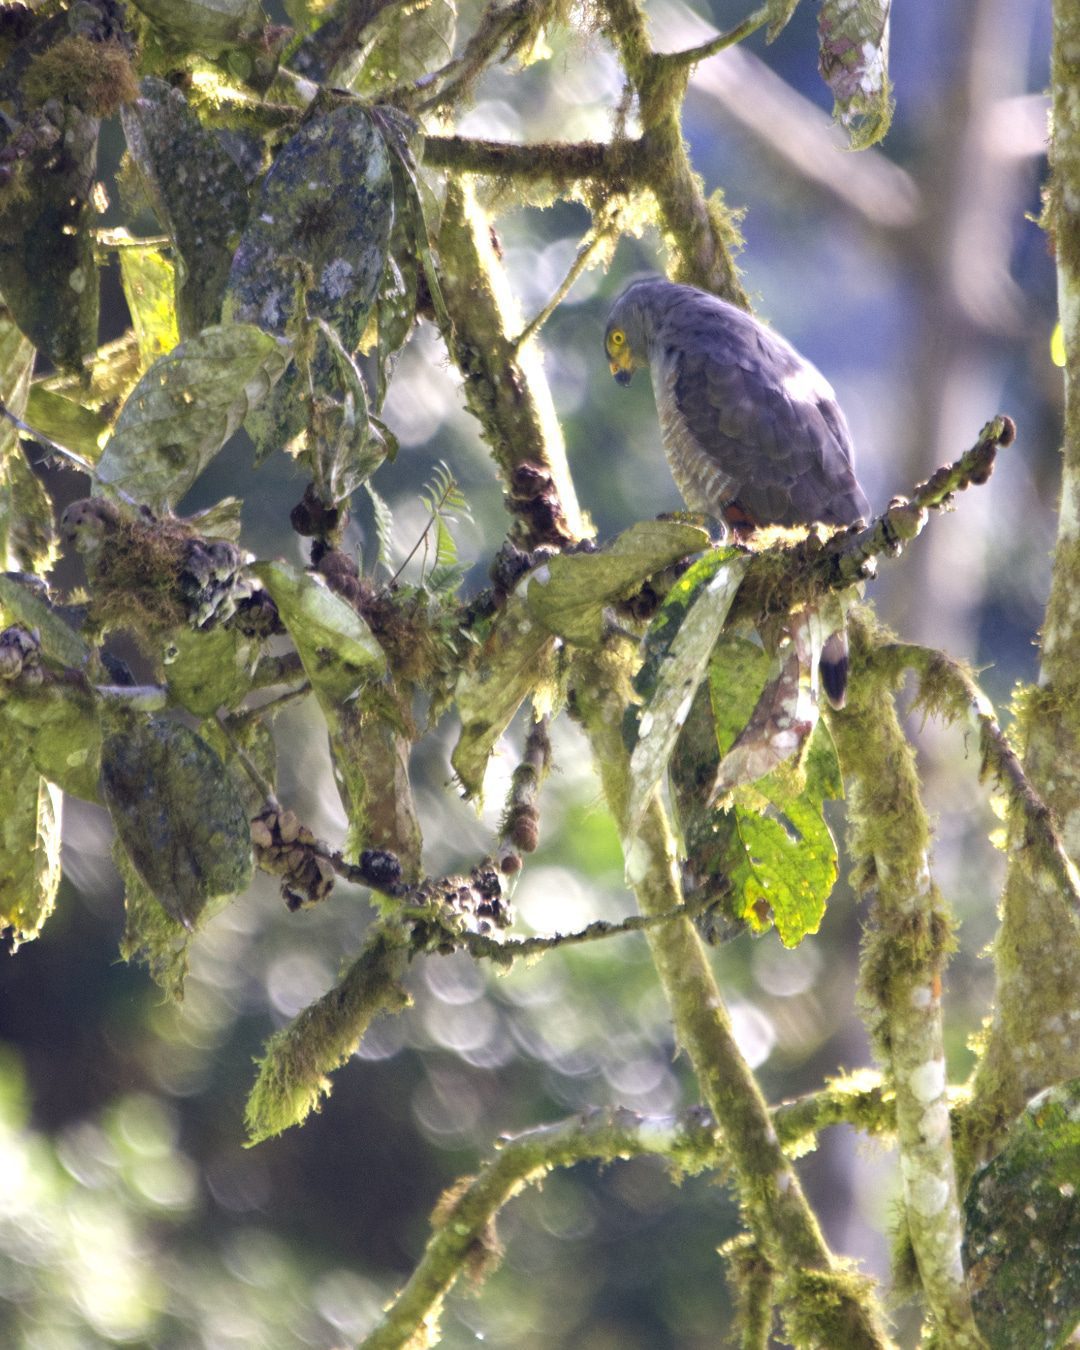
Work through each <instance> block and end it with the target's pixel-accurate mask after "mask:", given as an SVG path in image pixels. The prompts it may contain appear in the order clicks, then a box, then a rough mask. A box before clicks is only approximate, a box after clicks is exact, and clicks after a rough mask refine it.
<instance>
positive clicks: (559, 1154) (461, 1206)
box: [360, 1108, 717, 1350]
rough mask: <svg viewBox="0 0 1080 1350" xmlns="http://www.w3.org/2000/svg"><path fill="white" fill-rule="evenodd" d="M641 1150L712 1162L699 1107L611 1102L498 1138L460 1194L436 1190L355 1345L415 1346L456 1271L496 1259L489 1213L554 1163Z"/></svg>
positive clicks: (710, 1129) (378, 1349)
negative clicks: (417, 1243) (419, 1248)
mask: <svg viewBox="0 0 1080 1350" xmlns="http://www.w3.org/2000/svg"><path fill="white" fill-rule="evenodd" d="M643 1154H657V1155H659V1156H660V1157H663V1158H668V1159H672V1160H675V1161H677V1162H678V1164H679V1166H680V1167H682V1168H686V1169H689V1170H698V1169H701V1168H703V1167H709V1166H715V1165H716V1160H717V1132H716V1128H715V1126H714V1125H713V1123H712V1121H711V1119H710V1118H709V1117H708V1115H707V1114H706V1113H703V1112H701V1111H699V1110H690V1111H687V1112H684V1113H683V1114H682V1115H679V1116H667V1117H661V1118H651V1119H650V1118H649V1117H643V1116H639V1115H637V1114H636V1113H635V1112H632V1111H627V1110H625V1109H621V1108H619V1109H614V1110H611V1109H609V1110H605V1111H589V1112H586V1113H584V1114H583V1115H580V1116H574V1117H572V1118H571V1119H569V1120H565V1121H560V1122H558V1123H557V1124H554V1125H544V1126H541V1127H540V1128H539V1129H535V1130H529V1131H527V1132H526V1133H525V1134H520V1135H517V1136H516V1137H514V1138H509V1139H506V1140H505V1141H503V1143H502V1148H501V1150H500V1152H499V1155H498V1156H497V1157H496V1158H495V1159H494V1160H493V1161H491V1162H489V1163H488V1164H487V1165H486V1166H485V1167H483V1168H482V1169H481V1171H480V1173H479V1175H478V1176H476V1177H475V1178H473V1180H472V1181H471V1182H470V1183H469V1184H468V1185H467V1186H466V1187H464V1189H462V1190H461V1191H460V1193H455V1192H453V1191H451V1192H448V1193H447V1194H446V1195H444V1197H443V1199H442V1200H441V1201H440V1203H439V1205H438V1207H437V1208H436V1211H435V1214H434V1215H433V1216H432V1227H433V1228H434V1232H433V1233H432V1236H431V1238H430V1239H429V1241H428V1244H427V1247H426V1248H425V1250H424V1255H423V1256H422V1257H421V1259H420V1262H419V1264H418V1265H417V1267H416V1269H415V1270H414V1271H413V1273H412V1275H411V1276H410V1277H409V1280H408V1282H407V1284H406V1285H405V1287H404V1288H403V1289H402V1290H401V1292H400V1293H399V1294H398V1296H397V1298H396V1299H395V1300H394V1301H393V1303H392V1304H391V1305H390V1307H389V1308H388V1309H387V1310H386V1312H385V1313H384V1314H383V1316H382V1319H381V1320H380V1322H379V1324H378V1325H377V1326H376V1327H375V1329H374V1330H373V1331H371V1332H370V1333H369V1334H368V1335H367V1336H366V1337H365V1339H364V1340H363V1341H362V1342H361V1343H360V1350H403V1347H405V1346H409V1345H413V1344H416V1341H415V1340H414V1338H415V1337H416V1335H417V1332H418V1330H419V1328H421V1327H426V1328H430V1327H431V1325H432V1323H433V1322H434V1320H435V1319H436V1318H437V1314H438V1309H439V1306H440V1304H441V1303H442V1300H443V1299H444V1298H445V1296H446V1294H447V1293H448V1292H449V1291H450V1289H451V1288H452V1287H453V1285H454V1283H455V1281H456V1280H457V1279H458V1277H459V1276H460V1275H461V1274H462V1272H463V1271H464V1270H466V1269H468V1268H469V1267H470V1265H471V1266H472V1267H473V1269H474V1270H477V1269H478V1268H479V1270H482V1269H483V1264H484V1263H483V1257H484V1255H485V1254H486V1255H487V1257H488V1264H489V1265H490V1264H494V1261H495V1260H497V1257H498V1251H497V1248H495V1247H494V1245H493V1242H494V1234H493V1228H492V1225H493V1221H494V1218H495V1215H496V1214H497V1213H498V1212H499V1210H500V1209H501V1208H502V1207H503V1205H505V1204H506V1202H507V1201H508V1200H509V1199H511V1197H512V1196H514V1195H516V1194H517V1193H518V1192H519V1191H521V1190H522V1189H523V1188H524V1187H525V1186H527V1185H529V1184H530V1183H537V1182H540V1181H542V1180H543V1178H544V1177H545V1176H546V1175H547V1174H548V1173H549V1172H550V1171H551V1170H552V1168H555V1167H571V1166H573V1165H574V1164H575V1163H578V1162H584V1161H586V1160H591V1159H600V1160H602V1161H605V1162H614V1161H615V1160H616V1159H619V1158H631V1157H640V1156H641V1155H643ZM479 1270H478V1273H479Z"/></svg>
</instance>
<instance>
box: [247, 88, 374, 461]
mask: <svg viewBox="0 0 1080 1350" xmlns="http://www.w3.org/2000/svg"><path fill="white" fill-rule="evenodd" d="M393 213H394V201H393V183H392V179H391V175H390V161H389V156H388V155H387V151H386V147H385V145H384V144H383V138H382V136H381V135H380V134H379V132H378V131H377V130H376V128H375V126H374V123H373V121H372V118H371V116H370V115H369V114H368V112H367V111H366V110H365V109H364V108H362V107H360V106H359V105H357V104H343V105H340V106H338V107H330V108H328V109H327V108H325V107H319V106H314V107H313V109H312V112H311V114H310V115H309V117H308V119H307V120H306V121H305V122H304V123H303V125H302V126H301V127H300V129H299V131H297V133H296V134H295V136H293V137H292V139H291V140H289V141H288V142H287V143H286V145H285V146H284V147H283V148H282V149H281V150H280V151H279V152H278V155H277V158H276V159H275V160H274V165H273V168H272V169H271V170H270V172H269V173H268V174H267V175H266V178H265V179H264V180H263V184H262V188H261V189H260V192H259V197H258V200H257V202H256V204H255V207H254V209H253V211H252V215H251V220H250V222H249V224H248V227H247V229H246V230H245V231H244V234H243V238H242V239H241V241H240V246H239V248H238V249H237V251H236V256H235V257H234V259H233V264H232V269H231V271H230V274H229V283H228V299H227V302H226V313H227V314H229V315H230V316H231V317H232V318H233V319H235V320H237V321H240V322H245V323H254V324H258V325H259V326H260V327H261V328H263V329H264V330H265V331H266V332H268V333H282V334H283V333H286V332H290V333H291V332H294V331H296V330H297V326H298V325H297V322H296V318H297V316H296V307H297V301H298V299H299V297H300V296H301V295H302V296H303V299H304V303H305V305H306V309H307V312H308V314H309V315H310V317H311V318H313V319H322V320H324V321H325V322H326V323H327V324H328V325H329V326H330V328H332V329H333V331H334V332H335V333H336V334H337V336H338V338H339V339H340V342H341V344H342V346H343V347H344V349H345V350H346V351H347V352H350V353H351V352H353V351H355V349H356V347H357V345H358V344H359V342H360V338H361V337H362V336H363V332H364V327H365V324H366V323H367V317H368V313H369V311H370V309H371V306H372V304H373V302H374V300H375V294H376V291H377V290H378V287H379V282H380V280H381V278H382V274H383V268H384V265H385V261H386V246H387V242H388V240H389V237H390V227H391V223H392V221H393ZM311 374H312V379H313V381H314V384H315V390H316V393H321V392H323V382H324V380H326V381H328V383H327V384H326V389H325V391H326V392H328V393H329V394H330V395H331V396H333V395H335V394H336V393H337V391H338V375H337V367H336V363H335V362H334V361H333V360H332V359H331V358H330V357H329V355H328V354H327V355H326V356H324V357H323V358H322V365H320V364H319V363H318V359H317V360H316V361H314V362H313V363H312V370H311ZM307 396H308V395H307V391H306V390H305V389H304V388H303V387H302V385H301V382H300V380H299V379H298V378H297V376H296V375H295V374H294V375H292V376H290V377H289V378H288V379H287V380H286V381H285V382H284V383H283V384H282V386H281V388H280V389H279V390H278V392H277V394H276V395H275V397H274V398H273V399H272V400H270V402H269V403H268V404H267V405H266V407H265V408H264V409H263V410H262V411H261V412H260V414H259V415H258V416H257V417H256V418H253V419H252V421H251V422H250V423H249V425H248V430H249V432H250V433H251V435H252V437H253V439H254V440H255V442H256V445H257V446H258V448H259V451H260V453H266V452H267V451H269V450H270V449H273V448H277V447H280V446H282V445H285V444H287V443H288V442H289V441H290V440H291V439H292V438H293V437H294V436H295V435H296V434H297V433H298V432H299V431H301V430H302V429H303V428H304V427H305V426H306V424H307V412H306V409H305V405H304V400H305V399H306V398H307Z"/></svg>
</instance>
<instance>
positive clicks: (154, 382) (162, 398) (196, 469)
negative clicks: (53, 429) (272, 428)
mask: <svg viewBox="0 0 1080 1350" xmlns="http://www.w3.org/2000/svg"><path fill="white" fill-rule="evenodd" d="M288 360H289V348H288V344H287V343H286V342H284V341H283V340H282V339H280V338H275V337H272V336H271V335H270V334H269V333H264V332H262V330H261V329H259V328H256V327H255V326H254V325H252V324H222V325H220V326H219V327H216V328H207V329H206V330H205V331H204V332H202V333H200V334H199V336H198V337H194V338H191V339H189V340H188V341H187V342H182V343H181V344H180V345H179V346H178V347H176V348H175V349H174V350H173V351H172V352H170V353H169V355H168V356H163V357H161V358H160V360H158V361H156V362H155V363H154V365H153V366H151V368H150V369H149V370H148V371H147V372H146V374H145V375H144V376H143V377H142V379H141V380H140V381H139V383H138V384H137V385H136V386H135V388H134V389H133V390H132V392H131V395H130V397H129V398H128V400H127V402H126V403H125V404H124V407H123V409H122V410H121V413H120V416H119V418H118V419H117V422H116V430H115V431H114V432H113V435H112V438H111V439H110V441H109V443H108V445H107V446H106V447H105V452H104V454H103V455H102V456H101V459H100V460H99V462H98V466H97V471H98V477H99V479H100V480H101V482H102V483H106V484H109V485H111V486H113V487H116V488H121V489H122V490H123V491H124V492H127V493H128V494H129V495H130V496H132V497H134V498H135V499H136V500H137V501H140V502H145V503H146V505H148V506H150V507H152V508H154V509H162V508H165V507H168V506H171V505H173V504H174V503H175V502H177V501H179V499H180V498H181V497H182V496H183V495H184V493H185V492H186V491H187V490H188V488H189V487H191V485H192V483H194V481H195V479H196V478H197V477H198V476H199V474H200V473H202V471H203V469H205V468H206V466H207V464H209V463H210V461H211V460H212V459H213V458H214V456H215V455H216V454H217V453H218V451H219V450H220V449H221V447H222V446H223V445H224V444H225V442H226V441H227V440H228V439H229V437H230V436H231V435H232V434H233V432H234V431H236V430H237V428H238V427H239V426H240V425H241V423H242V422H243V421H244V418H245V417H247V415H248V413H249V412H250V411H251V410H252V408H255V407H257V406H258V405H259V404H260V403H261V402H262V401H263V400H264V399H265V398H266V395H267V394H268V393H269V391H270V389H271V388H272V387H273V385H274V384H275V382H276V381H277V380H279V379H280V378H281V375H282V372H283V371H284V370H285V367H286V365H287V363H288Z"/></svg>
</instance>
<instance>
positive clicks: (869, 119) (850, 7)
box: [818, 0, 893, 150]
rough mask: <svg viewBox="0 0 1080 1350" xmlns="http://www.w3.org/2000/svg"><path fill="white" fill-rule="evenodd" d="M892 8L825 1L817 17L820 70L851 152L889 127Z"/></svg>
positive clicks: (872, 2) (876, 2) (863, 1)
mask: <svg viewBox="0 0 1080 1350" xmlns="http://www.w3.org/2000/svg"><path fill="white" fill-rule="evenodd" d="M891 7H892V0H823V3H822V6H821V10H820V13H819V14H818V67H819V69H820V71H821V78H822V79H823V80H824V81H825V83H826V84H827V85H828V86H829V88H830V89H831V90H832V94H833V115H834V116H835V117H836V119H837V121H838V122H839V123H840V125H841V126H843V127H844V128H845V129H846V131H847V133H848V139H849V141H850V143H851V148H852V149H853V150H865V149H866V148H867V146H870V145H874V144H875V143H876V142H877V141H880V140H881V139H882V138H883V137H884V135H885V133H886V132H887V131H888V130H889V124H890V122H891V121H892V114H893V98H892V86H891V85H890V84H889V10H890V8H891Z"/></svg>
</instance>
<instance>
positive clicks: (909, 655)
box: [870, 642, 1080, 924]
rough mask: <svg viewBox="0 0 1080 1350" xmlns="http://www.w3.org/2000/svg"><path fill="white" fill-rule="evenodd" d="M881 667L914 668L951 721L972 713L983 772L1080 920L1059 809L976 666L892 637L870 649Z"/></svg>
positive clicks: (1079, 891) (931, 702)
mask: <svg viewBox="0 0 1080 1350" xmlns="http://www.w3.org/2000/svg"><path fill="white" fill-rule="evenodd" d="M870 663H871V665H872V667H873V668H874V669H875V670H882V671H885V670H889V671H891V672H894V673H896V674H898V673H899V672H900V671H901V670H912V671H914V672H915V673H916V674H917V676H918V678H919V703H920V704H921V705H922V706H923V707H924V708H926V709H927V711H928V712H931V713H938V714H940V715H942V716H945V717H947V718H948V719H949V720H950V721H953V720H960V719H961V718H966V719H967V720H968V722H969V723H970V724H971V726H972V727H973V728H974V730H975V732H976V733H977V735H978V737H979V754H980V758H981V763H980V774H981V776H982V777H984V778H985V777H992V778H994V779H995V781H996V782H997V783H998V785H999V786H1000V787H1001V788H1002V789H1003V790H1004V792H1005V794H1006V796H1007V798H1008V802H1009V809H1010V812H1015V813H1018V819H1022V820H1024V821H1025V822H1026V833H1025V838H1024V847H1025V848H1026V849H1034V850H1037V852H1038V853H1039V855H1040V857H1041V863H1042V866H1043V867H1045V868H1046V869H1048V870H1049V871H1050V872H1052V873H1053V874H1054V876H1055V877H1056V879H1057V884H1058V886H1059V888H1060V890H1061V894H1062V896H1063V897H1064V898H1065V901H1066V903H1067V904H1068V906H1069V908H1070V910H1071V912H1072V916H1073V921H1074V922H1075V923H1078V924H1080V876H1078V874H1077V869H1076V866H1075V864H1074V863H1073V860H1072V859H1071V858H1070V857H1069V855H1068V853H1066V851H1065V844H1064V842H1063V840H1062V837H1061V831H1060V829H1059V828H1058V824H1057V821H1056V820H1055V818H1054V813H1053V811H1051V809H1050V807H1049V806H1047V804H1046V802H1045V801H1044V800H1043V799H1042V797H1041V796H1040V795H1039V793H1038V792H1037V791H1036V789H1035V787H1034V785H1033V784H1032V782H1031V780H1030V779H1029V778H1028V776H1027V774H1026V773H1025V771H1024V766H1023V764H1022V763H1021V762H1020V758H1019V756H1018V755H1017V753H1016V751H1015V750H1014V749H1013V748H1012V746H1011V745H1010V744H1009V739H1008V737H1007V736H1006V735H1005V733H1004V731H1002V729H1001V727H1000V725H999V723H998V720H997V717H996V716H995V714H994V708H993V705H992V704H991V702H990V700H989V699H988V698H987V697H986V695H985V694H984V693H983V691H982V690H981V689H980V688H979V686H978V684H977V683H976V681H975V678H974V676H973V675H972V674H971V671H970V670H969V669H968V668H967V667H966V666H965V665H963V664H962V663H961V662H959V661H954V660H952V659H951V658H950V657H948V656H946V655H945V653H944V652H939V651H935V650H934V649H933V648H931V647H921V646H918V645H916V644H913V643H908V642H889V643H885V644H883V645H882V646H880V647H878V648H877V649H876V650H875V651H873V652H872V653H871V654H870Z"/></svg>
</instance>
